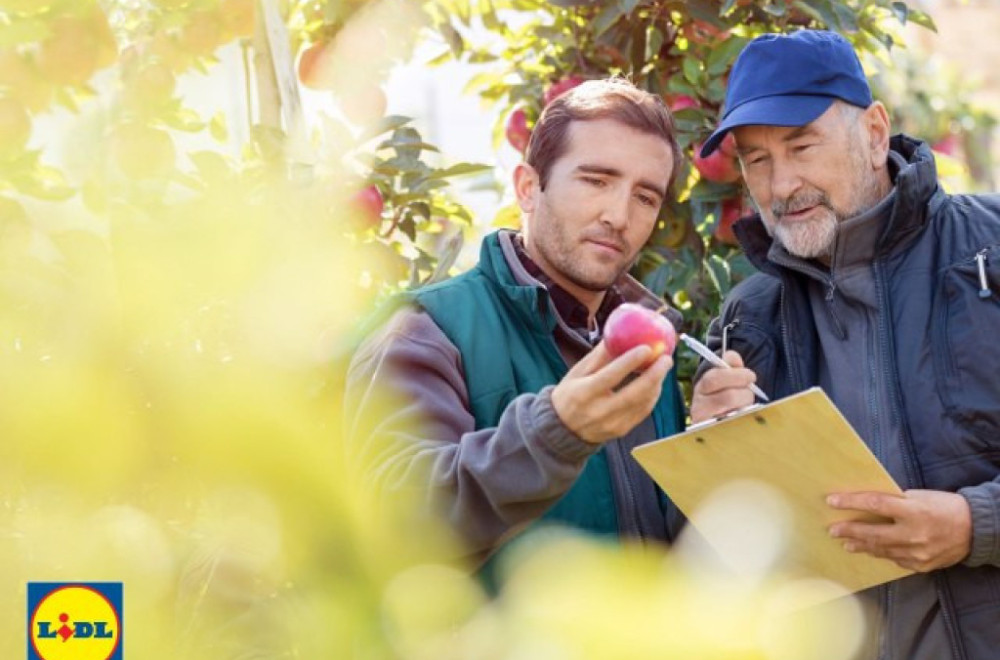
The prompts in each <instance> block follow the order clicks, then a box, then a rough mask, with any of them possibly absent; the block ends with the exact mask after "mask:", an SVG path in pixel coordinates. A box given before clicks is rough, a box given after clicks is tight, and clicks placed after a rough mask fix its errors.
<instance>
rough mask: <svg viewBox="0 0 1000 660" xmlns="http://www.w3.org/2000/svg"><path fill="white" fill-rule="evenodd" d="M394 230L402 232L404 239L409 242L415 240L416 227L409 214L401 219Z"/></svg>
mask: <svg viewBox="0 0 1000 660" xmlns="http://www.w3.org/2000/svg"><path fill="white" fill-rule="evenodd" d="M396 228H397V229H398V230H399V231H401V232H403V234H405V235H406V237H407V238H409V239H410V240H411V241H415V240H417V225H416V223H415V222H414V221H413V216H411V215H410V214H409V213H407V214H406V215H405V216H404V217H403V219H402V220H400V221H399V224H398V225H396Z"/></svg>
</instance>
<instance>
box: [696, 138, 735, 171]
mask: <svg viewBox="0 0 1000 660" xmlns="http://www.w3.org/2000/svg"><path fill="white" fill-rule="evenodd" d="M727 137H728V136H727ZM733 147H735V145H733ZM733 153H734V152H733V151H731V152H730V154H728V155H727V154H725V153H723V151H722V149H721V148H720V149H716V150H715V151H713V152H712V153H710V154H709V155H708V156H706V157H704V158H702V156H701V144H700V143H699V144H696V145H694V157H693V158H692V159H691V160H692V162H693V163H694V166H695V168H696V169H697V170H698V172H700V173H701V176H702V177H704V178H705V179H707V180H708V181H715V182H717V183H735V182H736V181H737V180H739V178H740V168H739V167H738V166H737V165H736V159H735V158H734V157H733V155H732V154H733Z"/></svg>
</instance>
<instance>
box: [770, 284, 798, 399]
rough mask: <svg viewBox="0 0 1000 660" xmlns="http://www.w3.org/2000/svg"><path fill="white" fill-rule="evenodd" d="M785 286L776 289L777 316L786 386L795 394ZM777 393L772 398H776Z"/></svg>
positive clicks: (796, 383)
mask: <svg viewBox="0 0 1000 660" xmlns="http://www.w3.org/2000/svg"><path fill="white" fill-rule="evenodd" d="M785 286H786V283H785V282H782V283H781V287H780V288H779V289H778V292H779V293H778V314H780V316H781V347H782V348H783V349H784V351H785V367H786V368H787V369H788V386H789V389H790V391H792V392H797V391H798V390H799V389H801V388H800V387H799V382H798V378H797V377H796V375H795V368H794V367H793V366H792V363H793V362H794V360H792V353H791V350H792V342H791V341H790V340H789V337H788V325H789V322H788V306H787V305H786V304H785ZM777 394H778V393H777V392H775V393H774V396H777Z"/></svg>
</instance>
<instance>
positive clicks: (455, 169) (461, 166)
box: [427, 163, 493, 179]
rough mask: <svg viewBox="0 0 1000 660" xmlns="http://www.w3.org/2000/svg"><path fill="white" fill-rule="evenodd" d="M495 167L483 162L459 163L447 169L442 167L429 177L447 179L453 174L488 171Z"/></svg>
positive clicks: (460, 174)
mask: <svg viewBox="0 0 1000 660" xmlns="http://www.w3.org/2000/svg"><path fill="white" fill-rule="evenodd" d="M492 169H493V166H492V165H484V164H482V163H458V164H456V165H452V166H451V167H447V168H445V169H440V170H436V171H434V172H433V173H432V174H431V175H430V176H429V177H427V178H428V179H445V178H448V177H452V176H463V175H466V174H478V173H479V172H488V171H490V170H492Z"/></svg>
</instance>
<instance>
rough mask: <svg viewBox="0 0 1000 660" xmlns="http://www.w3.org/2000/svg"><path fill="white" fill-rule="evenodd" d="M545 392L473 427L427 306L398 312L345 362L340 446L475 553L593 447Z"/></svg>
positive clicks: (458, 370) (523, 522)
mask: <svg viewBox="0 0 1000 660" xmlns="http://www.w3.org/2000/svg"><path fill="white" fill-rule="evenodd" d="M552 389H553V387H552V386H549V387H547V388H544V389H543V390H542V391H541V392H538V393H526V394H522V395H520V396H518V397H517V398H515V399H514V400H513V401H512V402H511V403H510V404H509V405H508V406H507V408H506V410H504V412H503V414H502V415H501V417H500V420H499V423H498V424H497V426H496V427H494V428H487V429H480V430H476V429H475V423H474V420H473V416H472V414H471V412H470V411H469V404H468V392H467V389H466V385H465V378H464V375H463V372H462V365H461V357H460V354H459V352H458V349H457V348H456V347H455V346H454V345H453V344H452V343H451V342H450V341H449V340H448V339H447V338H446V337H445V336H444V334H443V333H442V332H441V330H440V329H439V328H438V327H437V325H435V324H434V322H433V321H432V320H431V318H430V317H429V316H428V315H427V314H426V313H424V312H421V311H416V310H413V309H404V310H401V311H400V312H397V313H396V315H395V316H394V317H393V318H392V319H391V320H390V322H389V323H388V324H387V325H386V326H385V328H383V330H382V331H381V332H380V333H379V334H378V335H377V336H374V337H372V338H370V339H369V340H368V341H367V342H366V343H365V345H363V346H362V348H361V349H360V350H359V351H358V352H357V353H356V354H355V357H354V360H353V361H352V363H351V367H350V370H349V373H348V381H347V388H346V394H345V416H346V420H347V423H348V429H347V437H348V443H349V449H350V451H351V454H352V455H353V457H354V458H360V459H361V461H362V464H361V469H363V470H364V471H365V473H366V476H368V477H370V478H371V480H372V481H374V482H375V484H376V486H377V487H378V488H379V489H380V490H381V491H382V492H384V493H388V494H389V495H390V496H392V495H394V494H395V495H397V496H402V495H403V494H404V493H405V494H407V496H417V497H419V498H420V499H421V501H424V502H426V504H427V505H428V506H433V507H434V508H435V509H437V510H438V511H440V512H441V513H443V515H444V516H445V518H446V519H447V520H448V522H449V523H450V524H451V525H452V526H453V527H454V528H455V529H456V530H457V531H458V532H459V534H460V535H461V536H462V538H463V539H464V541H465V542H466V543H467V549H468V550H469V552H470V554H472V555H473V556H474V557H476V558H477V559H479V560H483V559H485V558H486V557H487V556H488V555H489V554H490V553H491V552H492V551H493V550H494V549H496V548H497V547H498V546H499V545H500V544H502V543H503V542H504V541H505V540H506V539H508V538H510V537H511V536H512V535H514V534H516V533H518V532H519V531H521V530H522V529H524V527H525V526H527V525H528V524H529V523H531V522H532V521H534V520H535V519H537V518H538V517H540V516H541V515H542V514H543V513H544V512H545V511H546V510H547V509H548V508H549V507H550V506H552V505H553V504H554V503H555V502H556V501H557V500H558V499H559V498H560V497H561V496H562V495H563V494H565V493H566V492H567V491H568V490H569V488H570V487H571V486H572V485H573V483H574V482H575V481H576V479H577V477H578V476H579V475H580V473H581V471H582V469H583V467H584V463H585V462H586V460H587V458H588V457H589V456H590V455H591V454H593V453H595V452H596V451H597V450H598V449H599V445H596V444H591V443H587V442H585V441H583V440H581V439H580V438H579V437H577V436H576V435H574V434H573V433H572V432H571V431H570V430H569V429H568V428H567V427H566V426H565V425H564V424H563V423H562V422H561V421H560V419H559V417H558V416H557V415H556V412H555V410H554V408H553V407H552V400H551V394H552ZM386 401H390V402H391V403H389V404H388V405H386V403H385V402H386Z"/></svg>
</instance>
